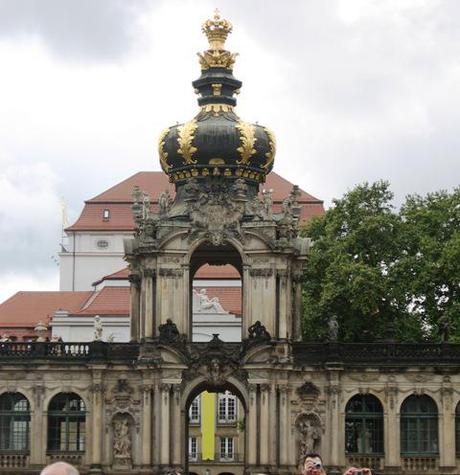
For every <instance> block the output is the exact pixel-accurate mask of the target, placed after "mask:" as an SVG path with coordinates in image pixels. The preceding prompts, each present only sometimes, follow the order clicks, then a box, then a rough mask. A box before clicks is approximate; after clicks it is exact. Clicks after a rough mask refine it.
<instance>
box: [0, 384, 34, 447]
mask: <svg viewBox="0 0 460 475" xmlns="http://www.w3.org/2000/svg"><path fill="white" fill-rule="evenodd" d="M29 432H30V405H29V401H28V400H27V399H26V398H25V397H24V396H23V395H22V394H20V393H5V394H2V395H1V396H0V450H1V451H2V452H3V451H11V452H27V451H28V450H29Z"/></svg>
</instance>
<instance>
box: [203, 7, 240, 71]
mask: <svg viewBox="0 0 460 475" xmlns="http://www.w3.org/2000/svg"><path fill="white" fill-rule="evenodd" d="M232 29H233V26H232V24H231V23H230V22H229V21H228V20H225V19H224V18H221V16H220V12H219V10H218V9H217V8H216V9H215V11H214V17H213V19H212V20H211V19H209V20H206V21H205V22H204V23H203V26H202V27H201V30H202V31H203V33H204V34H205V35H206V37H207V38H208V41H209V49H208V50H207V51H205V52H204V53H203V54H201V53H198V56H199V57H200V64H201V69H203V70H205V69H209V68H227V69H232V67H233V63H234V62H235V58H236V56H237V53H230V52H229V51H227V50H226V49H225V41H226V39H227V36H228V35H229V33H231V32H232Z"/></svg>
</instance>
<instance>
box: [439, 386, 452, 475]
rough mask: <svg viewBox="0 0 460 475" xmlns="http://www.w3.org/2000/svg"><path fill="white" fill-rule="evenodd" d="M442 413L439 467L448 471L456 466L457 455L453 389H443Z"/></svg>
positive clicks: (447, 387) (444, 387)
mask: <svg viewBox="0 0 460 475" xmlns="http://www.w3.org/2000/svg"><path fill="white" fill-rule="evenodd" d="M441 395H442V413H441V414H439V419H440V420H439V422H440V423H439V449H440V453H439V456H440V457H439V458H440V460H439V465H440V467H442V468H444V469H445V470H446V471H448V470H451V469H453V468H454V467H455V466H456V455H455V409H454V407H453V402H452V395H453V389H452V387H451V386H450V385H449V386H443V387H442V388H441Z"/></svg>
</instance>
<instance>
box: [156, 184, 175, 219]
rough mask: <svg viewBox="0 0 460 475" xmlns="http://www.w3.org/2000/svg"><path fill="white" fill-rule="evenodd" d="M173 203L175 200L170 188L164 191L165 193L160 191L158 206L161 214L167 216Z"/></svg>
mask: <svg viewBox="0 0 460 475" xmlns="http://www.w3.org/2000/svg"><path fill="white" fill-rule="evenodd" d="M172 203H173V200H172V198H171V195H170V194H169V190H166V191H163V193H160V196H158V206H159V208H160V216H165V215H166V214H167V213H168V211H169V209H170V208H171V205H172Z"/></svg>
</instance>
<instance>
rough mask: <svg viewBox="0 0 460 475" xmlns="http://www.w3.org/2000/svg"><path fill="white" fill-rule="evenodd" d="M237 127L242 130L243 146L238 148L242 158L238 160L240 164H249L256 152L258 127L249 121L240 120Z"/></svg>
mask: <svg viewBox="0 0 460 475" xmlns="http://www.w3.org/2000/svg"><path fill="white" fill-rule="evenodd" d="M236 128H237V129H238V130H239V131H240V133H241V136H240V140H241V146H240V147H238V148H237V149H236V150H237V152H239V153H240V156H241V160H239V161H237V162H236V163H238V165H247V164H248V163H249V159H250V158H251V157H252V156H253V155H254V154H255V153H256V149H255V148H254V144H255V143H256V141H257V139H256V129H255V127H254V126H253V125H251V124H248V123H247V122H243V121H240V122H238V123H237V124H236Z"/></svg>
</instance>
